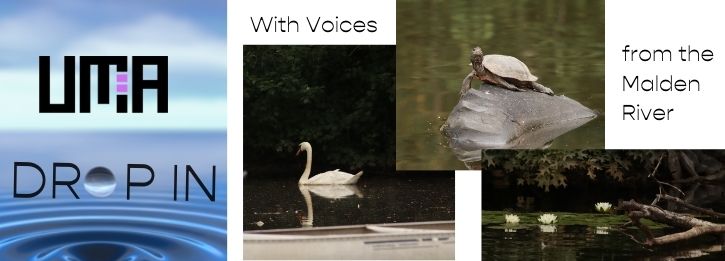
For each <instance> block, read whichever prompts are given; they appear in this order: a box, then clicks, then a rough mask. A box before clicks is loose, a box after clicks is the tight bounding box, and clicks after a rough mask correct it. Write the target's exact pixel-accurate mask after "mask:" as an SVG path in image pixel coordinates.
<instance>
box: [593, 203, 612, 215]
mask: <svg viewBox="0 0 725 261" xmlns="http://www.w3.org/2000/svg"><path fill="white" fill-rule="evenodd" d="M594 208H596V209H597V211H599V212H602V213H604V212H609V209H610V208H612V204H609V202H599V203H597V204H594Z"/></svg>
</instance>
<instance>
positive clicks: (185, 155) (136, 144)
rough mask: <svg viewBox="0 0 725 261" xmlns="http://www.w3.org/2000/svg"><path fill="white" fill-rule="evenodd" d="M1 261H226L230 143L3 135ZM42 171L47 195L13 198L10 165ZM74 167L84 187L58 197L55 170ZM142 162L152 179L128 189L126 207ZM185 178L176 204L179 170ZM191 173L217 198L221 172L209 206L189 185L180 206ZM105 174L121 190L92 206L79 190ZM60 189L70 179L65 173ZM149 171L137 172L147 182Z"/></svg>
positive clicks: (152, 136) (218, 135) (34, 181)
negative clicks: (99, 172)
mask: <svg viewBox="0 0 725 261" xmlns="http://www.w3.org/2000/svg"><path fill="white" fill-rule="evenodd" d="M0 157H1V159H2V161H1V162H0V209H1V210H2V211H0V259H2V260H74V261H75V260H226V184H225V183H226V182H225V180H226V135H225V133H224V132H211V133H132V134H114V133H102V134H98V133H95V134H91V133H29V134H28V133H26V134H18V133H3V134H2V135H1V136H0ZM20 161H28V162H33V163H35V164H38V165H39V166H40V167H41V168H43V169H44V172H45V175H46V184H45V188H44V190H42V192H41V193H40V194H39V195H38V196H36V197H34V198H13V185H12V184H13V162H20ZM53 162H70V163H73V164H75V165H77V166H78V168H79V169H80V172H81V174H80V175H81V176H80V180H79V181H78V183H77V184H76V185H74V186H73V188H74V191H75V192H76V193H77V194H78V196H79V197H80V199H76V198H75V197H74V196H73V194H72V192H71V191H70V190H69V189H68V188H67V187H66V186H57V187H56V189H57V191H56V192H57V194H56V198H55V199H54V198H52V187H53V186H52V175H53V174H52V172H53V171H52V163H53ZM129 163H142V164H147V165H149V166H151V167H152V168H153V170H154V172H155V178H154V181H153V183H151V185H149V186H147V187H132V188H131V199H130V200H127V199H126V196H127V194H126V184H127V182H126V178H127V177H126V164H129ZM174 164H178V165H179V166H181V167H180V168H179V169H180V172H179V180H178V182H177V184H178V192H177V195H178V197H179V198H178V199H179V200H178V201H174V198H173V196H174V194H173V184H174V182H173V165H174ZM186 164H188V165H190V166H192V168H193V169H194V170H195V172H196V173H197V174H198V176H199V177H200V179H201V180H202V182H203V183H204V185H205V186H206V187H207V188H208V189H209V190H210V191H211V190H212V182H211V166H212V165H216V167H217V169H216V195H215V201H213V202H212V201H211V200H210V199H209V198H208V197H207V196H206V195H205V194H204V193H203V192H202V190H201V188H200V187H199V185H198V184H197V183H196V182H194V179H193V178H191V181H190V183H189V190H190V191H189V201H185V200H184V192H185V191H186V190H185V185H186V184H185V181H184V172H182V171H181V170H183V166H184V165H186ZM96 166H104V167H107V168H108V169H109V170H110V171H112V172H113V174H114V176H115V180H116V183H117V186H116V187H115V189H114V190H113V191H112V194H111V195H110V196H108V197H103V198H95V197H93V196H91V194H89V193H88V192H87V191H86V189H85V188H84V186H83V182H84V177H85V176H86V173H87V172H88V171H89V170H90V169H91V168H93V167H96ZM19 172H20V173H22V174H20V176H19V178H18V179H17V180H18V191H21V192H32V191H33V190H35V189H37V188H38V187H39V186H40V176H39V174H37V172H36V173H34V172H35V171H33V170H30V169H28V168H24V169H22V170H21V171H19ZM57 174H58V180H69V179H72V177H73V176H74V175H75V174H74V171H72V170H70V171H69V169H67V168H61V169H59V171H58V173H57ZM148 176H149V174H148V172H145V171H143V170H140V171H133V172H132V181H137V182H140V181H145V180H146V179H147V178H148Z"/></svg>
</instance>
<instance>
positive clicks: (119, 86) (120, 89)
mask: <svg viewBox="0 0 725 261" xmlns="http://www.w3.org/2000/svg"><path fill="white" fill-rule="evenodd" d="M127 91H128V85H126V84H125V83H123V84H116V92H127Z"/></svg>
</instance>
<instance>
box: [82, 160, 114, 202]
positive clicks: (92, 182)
mask: <svg viewBox="0 0 725 261" xmlns="http://www.w3.org/2000/svg"><path fill="white" fill-rule="evenodd" d="M83 187H85V188H86V191H88V194H91V196H94V197H97V198H105V197H108V196H110V195H111V193H113V191H114V190H115V189H116V178H115V177H114V176H113V173H112V172H111V170H109V169H107V168H104V167H95V168H92V169H91V170H90V171H88V174H86V179H85V182H84V184H83Z"/></svg>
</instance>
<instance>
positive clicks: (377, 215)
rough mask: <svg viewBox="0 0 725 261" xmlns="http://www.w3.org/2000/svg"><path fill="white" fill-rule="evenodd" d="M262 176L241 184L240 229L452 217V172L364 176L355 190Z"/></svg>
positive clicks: (453, 207)
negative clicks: (242, 218) (242, 215)
mask: <svg viewBox="0 0 725 261" xmlns="http://www.w3.org/2000/svg"><path fill="white" fill-rule="evenodd" d="M261 175H264V174H261ZM261 175H260V174H259V173H258V174H257V175H255V174H254V173H251V174H249V175H248V176H247V177H246V178H245V180H244V230H257V229H273V228H296V227H303V226H304V227H308V226H314V227H319V226H337V225H354V224H375V223H395V222H418V221H433V220H454V218H455V200H454V195H455V189H454V177H453V173H450V174H438V173H424V174H421V175H410V174H392V175H373V174H372V173H365V175H363V177H362V178H361V179H360V181H359V182H358V184H357V185H354V186H340V185H338V186H334V185H333V186H329V185H318V186H309V185H308V186H298V184H297V181H298V179H299V177H289V176H287V177H280V176H272V177H265V176H261ZM308 195H309V199H310V201H309V202H306V200H305V197H307V196H308ZM310 210H311V211H312V214H313V215H312V217H311V218H310V215H309V214H310ZM258 222H260V223H259V225H258V224H257V223H258ZM262 223H263V225H262ZM260 225H261V226H260Z"/></svg>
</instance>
